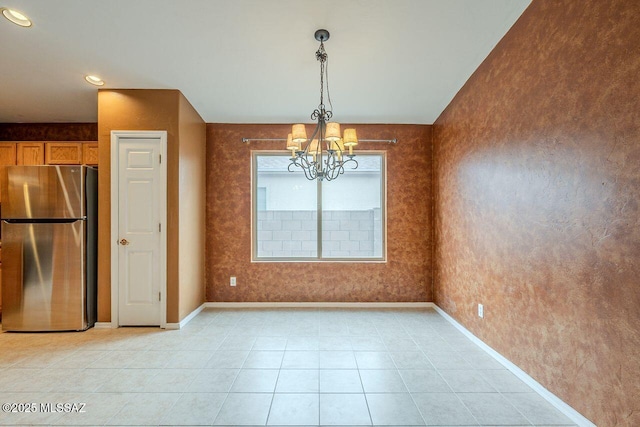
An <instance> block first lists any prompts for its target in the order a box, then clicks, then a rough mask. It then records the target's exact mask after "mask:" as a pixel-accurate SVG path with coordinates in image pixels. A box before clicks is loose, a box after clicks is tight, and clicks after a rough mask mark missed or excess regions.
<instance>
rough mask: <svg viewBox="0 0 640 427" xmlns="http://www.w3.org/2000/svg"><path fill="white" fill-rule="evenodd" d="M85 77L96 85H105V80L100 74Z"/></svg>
mask: <svg viewBox="0 0 640 427" xmlns="http://www.w3.org/2000/svg"><path fill="white" fill-rule="evenodd" d="M84 79H85V80H86V81H88V82H89V83H91V84H92V85H95V86H104V80H102V79H101V78H100V77H98V76H84Z"/></svg>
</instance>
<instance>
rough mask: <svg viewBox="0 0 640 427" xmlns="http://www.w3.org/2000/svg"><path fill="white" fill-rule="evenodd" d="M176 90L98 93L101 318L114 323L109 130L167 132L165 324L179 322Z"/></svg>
mask: <svg viewBox="0 0 640 427" xmlns="http://www.w3.org/2000/svg"><path fill="white" fill-rule="evenodd" d="M179 97H180V92H179V91H177V90H137V89H123V90H115V89H114V90H110V89H101V90H99V91H98V144H99V157H100V159H99V161H100V167H99V168H98V220H99V224H98V321H99V322H109V321H111V131H112V130H166V131H167V155H168V157H169V159H168V160H167V227H166V229H167V231H166V232H167V266H166V268H167V276H166V277H167V322H168V323H176V322H179V321H180V319H179V277H178V243H179V242H178V237H179V235H178V231H179V224H178V221H179V216H178V157H179V152H178V134H179V123H178V122H179V120H178V118H179V116H178V110H179V99H180V98H179Z"/></svg>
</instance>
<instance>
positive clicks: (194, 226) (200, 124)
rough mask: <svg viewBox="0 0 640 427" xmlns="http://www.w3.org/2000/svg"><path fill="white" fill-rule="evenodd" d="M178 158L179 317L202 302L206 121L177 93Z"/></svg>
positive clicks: (182, 317)
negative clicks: (178, 106) (178, 97)
mask: <svg viewBox="0 0 640 427" xmlns="http://www.w3.org/2000/svg"><path fill="white" fill-rule="evenodd" d="M179 113H180V118H179V129H180V152H179V159H178V165H179V166H178V170H179V172H178V173H179V178H178V192H179V193H180V201H179V204H180V206H179V208H178V209H179V212H178V214H179V231H180V236H179V237H180V239H179V245H180V246H179V248H178V254H179V255H178V256H179V259H178V274H179V281H180V290H179V292H180V293H179V297H180V312H179V314H180V320H182V319H184V318H185V317H186V316H188V315H189V314H190V313H191V312H192V311H193V310H195V309H197V308H198V307H200V305H202V303H203V302H204V259H205V258H204V243H205V240H206V236H205V234H204V216H205V194H206V191H205V185H204V177H205V165H206V163H205V159H206V156H205V152H206V145H207V144H206V124H205V122H204V120H202V117H200V115H199V114H198V112H197V111H196V110H195V109H194V108H193V106H192V105H191V104H190V103H189V101H188V100H187V98H185V96H184V95H182V94H180V110H179Z"/></svg>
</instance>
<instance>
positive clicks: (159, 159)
mask: <svg viewBox="0 0 640 427" xmlns="http://www.w3.org/2000/svg"><path fill="white" fill-rule="evenodd" d="M158 161H159V163H160V164H162V154H158Z"/></svg>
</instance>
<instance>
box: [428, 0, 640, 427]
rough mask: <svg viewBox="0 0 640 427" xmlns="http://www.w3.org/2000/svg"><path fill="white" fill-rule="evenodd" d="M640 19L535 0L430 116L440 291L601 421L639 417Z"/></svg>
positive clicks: (493, 340) (447, 302)
mask: <svg viewBox="0 0 640 427" xmlns="http://www.w3.org/2000/svg"><path fill="white" fill-rule="evenodd" d="M638 16H640V3H638V2H634V1H624V0H612V1H607V2H602V1H596V0H588V1H575V0H563V1H559V0H553V1H552V0H534V1H533V3H532V4H531V6H530V7H529V8H528V9H527V10H526V11H525V13H524V14H523V16H522V17H521V18H520V20H519V21H518V22H517V23H516V24H515V25H514V27H513V28H512V29H511V31H510V32H509V33H508V34H507V35H506V36H505V38H504V39H503V40H502V41H501V42H500V43H499V44H498V46H497V47H496V49H495V50H494V51H493V52H492V53H491V55H490V56H489V57H488V58H487V59H486V60H485V62H484V63H483V64H482V65H481V67H480V68H479V69H478V70H477V71H476V73H475V74H474V75H473V76H472V78H471V79H470V80H469V81H468V82H467V84H466V85H465V86H464V88H463V89H462V90H461V91H460V92H459V93H458V95H457V96H456V98H455V99H454V100H453V101H452V102H451V104H450V105H449V106H448V107H447V109H446V110H445V112H444V113H443V114H442V116H441V117H440V118H439V119H438V120H437V121H436V124H435V126H434V146H435V158H436V167H435V182H436V187H435V188H436V191H435V192H436V202H435V208H436V222H435V224H436V259H435V264H436V266H437V272H436V280H435V286H434V298H435V302H436V303H437V304H438V305H439V306H440V307H442V308H443V309H444V310H446V311H447V312H448V313H449V314H451V315H452V316H453V317H455V318H456V319H457V320H458V321H460V322H462V323H463V324H464V325H465V326H466V327H467V328H469V329H470V330H471V331H472V332H473V333H474V334H476V335H477V336H479V337H480V338H481V339H482V340H483V341H485V342H486V343H488V344H489V345H490V346H492V347H493V348H495V349H496V350H497V351H498V352H500V353H502V354H503V355H505V356H506V357H507V358H508V359H510V360H511V361H513V362H514V363H515V364H517V365H518V366H520V367H521V368H523V369H524V370H525V371H526V372H527V373H529V374H530V375H531V376H532V377H534V378H535V379H536V380H537V381H539V382H540V383H541V384H542V385H544V386H545V387H546V388H548V389H549V390H550V391H552V392H553V393H555V394H556V395H558V396H559V397H560V398H562V399H563V400H564V401H565V402H567V403H568V404H570V405H571V406H573V407H574V408H575V409H577V410H578V411H580V412H581V413H582V414H584V415H585V416H586V417H588V418H589V419H590V420H592V421H593V422H595V423H596V424H597V425H599V426H638V425H640V404H639V402H640V363H639V362H638V355H639V354H640V310H639V309H638V307H640V286H639V285H638V283H639V282H638V277H640V263H639V262H638V260H640V243H639V242H640V219H639V218H640V167H639V166H640V119H639V117H640V113H639V112H640V79H639V78H638V76H640V26H639V25H638ZM478 303H483V304H484V307H485V318H484V319H479V318H478V317H477V315H476V309H477V308H476V307H477V304H478Z"/></svg>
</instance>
